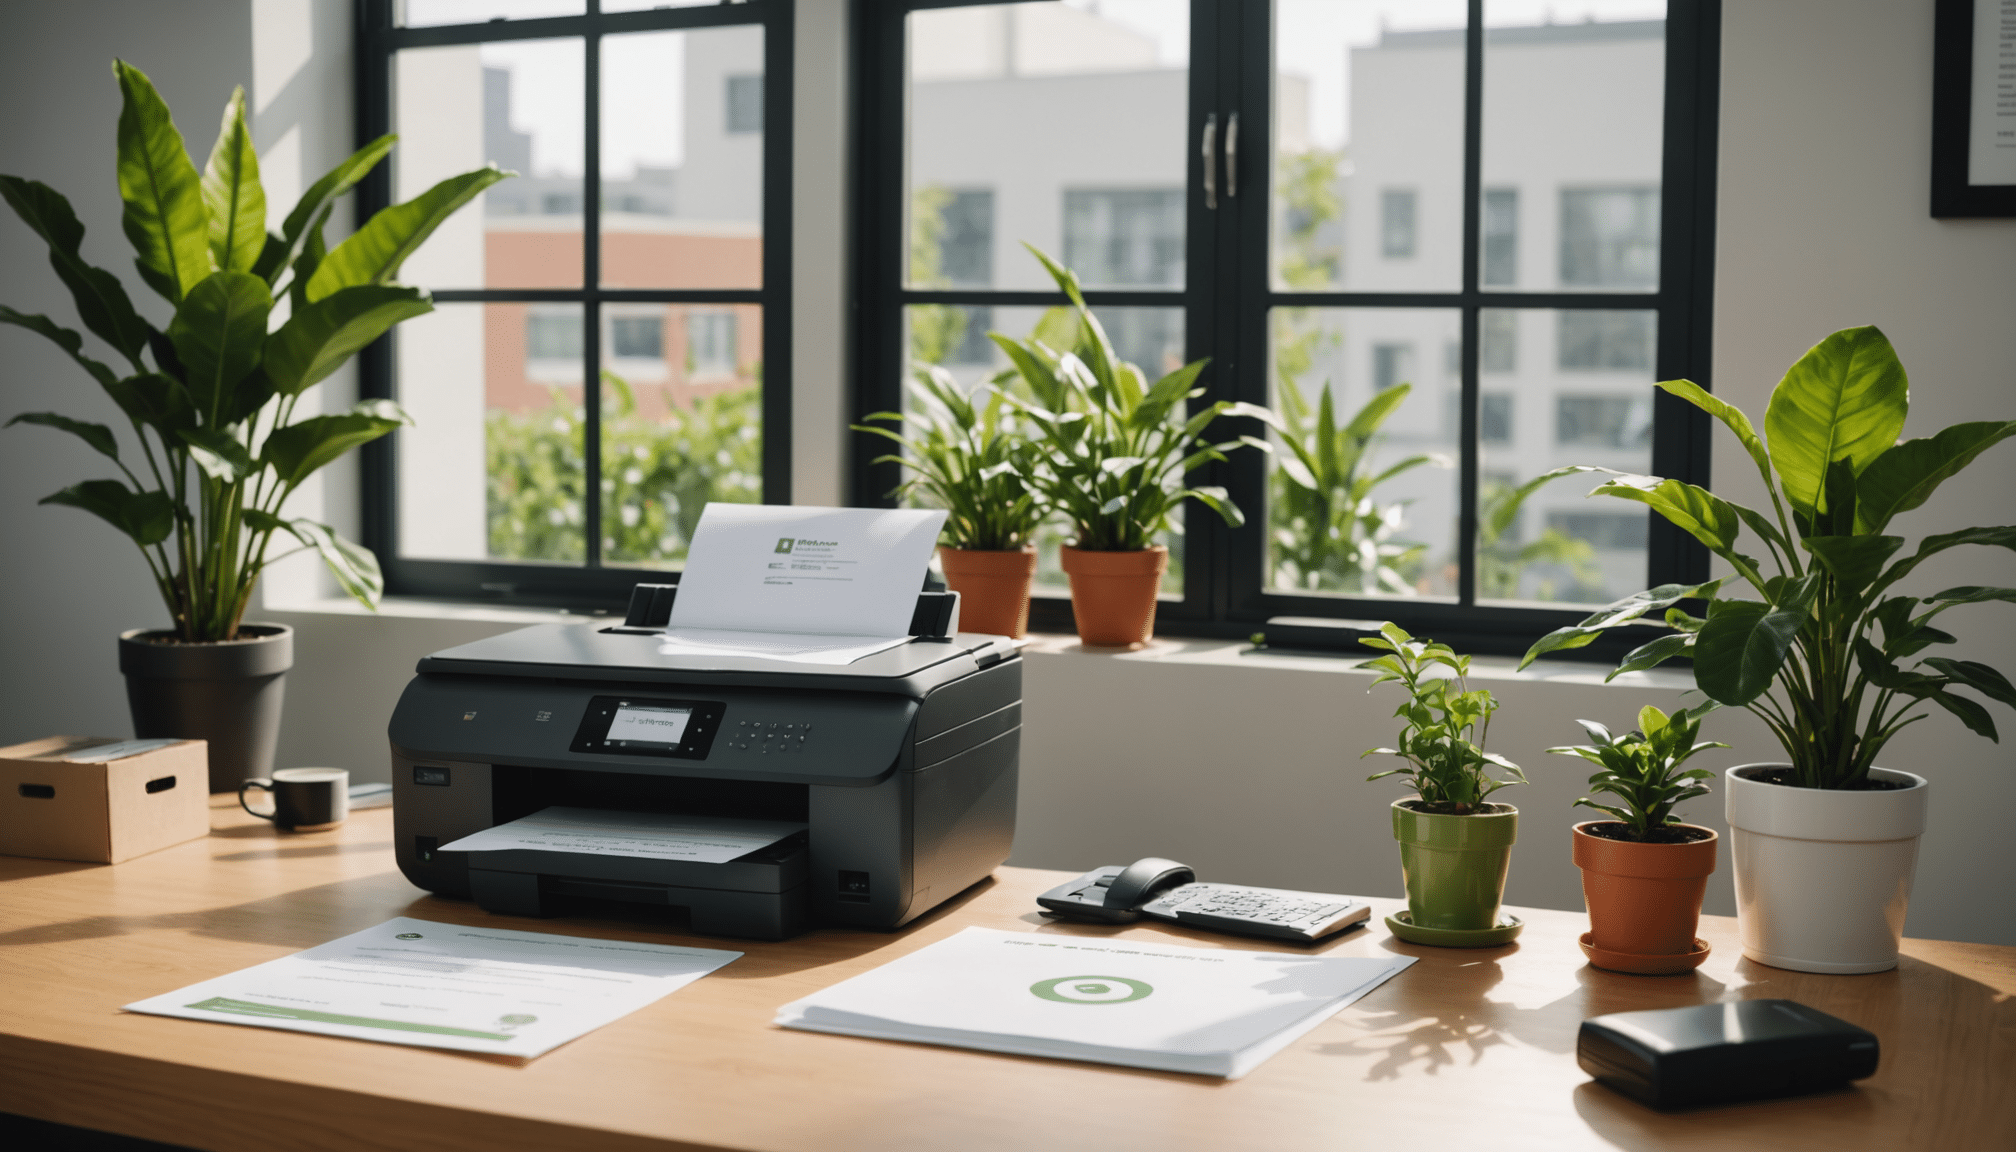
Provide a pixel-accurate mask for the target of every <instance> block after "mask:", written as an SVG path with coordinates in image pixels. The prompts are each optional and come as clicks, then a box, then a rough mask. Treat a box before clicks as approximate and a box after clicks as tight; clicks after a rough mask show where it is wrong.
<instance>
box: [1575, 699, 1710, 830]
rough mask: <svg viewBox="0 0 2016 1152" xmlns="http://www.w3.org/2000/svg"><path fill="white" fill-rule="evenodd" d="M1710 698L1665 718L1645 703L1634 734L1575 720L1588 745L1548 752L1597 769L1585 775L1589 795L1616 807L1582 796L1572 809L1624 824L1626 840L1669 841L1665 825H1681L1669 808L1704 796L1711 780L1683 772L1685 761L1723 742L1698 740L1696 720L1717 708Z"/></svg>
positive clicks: (1705, 773) (1702, 771)
mask: <svg viewBox="0 0 2016 1152" xmlns="http://www.w3.org/2000/svg"><path fill="white" fill-rule="evenodd" d="M1720 707H1721V705H1720V704H1717V703H1715V702H1714V701H1713V700H1710V701H1709V702H1707V703H1706V704H1703V705H1701V706H1700V707H1698V708H1695V709H1693V710H1691V711H1690V710H1688V709H1686V708H1682V709H1680V710H1679V711H1677V712H1675V713H1673V715H1671V716H1668V715H1666V714H1665V713H1664V712H1661V711H1660V710H1659V709H1657V708H1654V707H1653V706H1651V705H1650V704H1647V705H1646V706H1645V707H1643V708H1640V709H1639V710H1638V731H1636V732H1626V733H1625V734H1623V735H1622V736H1613V735H1612V734H1611V732H1610V729H1608V728H1606V727H1604V726H1603V725H1601V724H1599V723H1597V722H1596V721H1594V720H1577V721H1576V723H1577V724H1580V725H1582V730H1583V731H1585V732H1587V733H1589V739H1590V741H1591V743H1589V744H1583V745H1572V746H1563V747H1560V748H1549V749H1547V751H1549V752H1553V753H1556V754H1559V755H1563V756H1580V757H1582V758H1583V759H1584V760H1587V761H1589V762H1590V763H1592V764H1594V765H1596V767H1597V772H1596V774H1595V775H1593V776H1591V777H1589V787H1590V789H1591V790H1592V791H1596V792H1607V793H1609V794H1610V795H1612V796H1615V797H1616V798H1617V803H1615V804H1598V803H1597V802H1596V801H1595V800H1594V799H1592V798H1591V797H1588V796H1584V797H1582V798H1581V799H1579V800H1577V801H1575V803H1574V804H1573V805H1571V807H1580V808H1594V809H1596V810H1597V811H1598V812H1605V813H1608V814H1609V815H1610V817H1611V818H1612V819H1614V820H1616V821H1618V822H1619V823H1621V824H1623V825H1624V828H1625V837H1626V838H1627V839H1630V840H1636V841H1640V842H1649V841H1657V840H1662V839H1671V838H1674V837H1673V836H1672V834H1670V833H1667V834H1665V835H1663V836H1662V832H1663V830H1664V829H1665V827H1666V826H1667V825H1668V824H1678V823H1680V817H1678V816H1675V815H1674V814H1673V808H1674V806H1675V805H1678V804H1679V803H1681V802H1682V801H1684V800H1692V799H1694V798H1695V797H1697V796H1706V795H1707V794H1708V786H1707V785H1705V784H1703V783H1701V782H1702V781H1703V780H1709V779H1712V778H1713V777H1714V775H1715V774H1714V773H1713V772H1710V771H1709V770H1708V769H1706V768H1683V767H1682V765H1684V764H1686V763H1687V760H1688V758H1690V757H1692V756H1693V755H1694V754H1695V753H1696V752H1701V751H1705V750H1706V749H1709V748H1727V747H1729V745H1727V744H1718V743H1715V742H1714V741H1712V740H1710V741H1704V740H1701V739H1699V737H1700V734H1701V717H1703V716H1705V715H1707V714H1708V713H1710V712H1713V711H1714V710H1715V709H1717V708H1720Z"/></svg>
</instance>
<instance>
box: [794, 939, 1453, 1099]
mask: <svg viewBox="0 0 2016 1152" xmlns="http://www.w3.org/2000/svg"><path fill="white" fill-rule="evenodd" d="M1412 963H1414V959H1413V958H1412V957H1409V956H1382V957H1377V958H1367V957H1356V956H1311V955H1307V954H1305V953H1280V952H1245V951H1238V950H1234V949H1224V948H1210V949H1206V948H1179V947H1174V946H1170V945H1161V944H1146V943H1138V942H1136V941H1132V940H1113V939H1101V938H1097V937H1087V936H1064V935H1048V934H1037V933H1032V932H997V931H993V930H991V929H986V928H968V929H966V930H965V931H964V932H961V933H959V934H958V935H957V936H953V937H951V938H950V939H946V940H941V941H939V942H938V943H936V944H933V945H931V946H930V947H928V948H923V949H920V950H919V951H916V952H913V953H911V954H910V955H908V956H905V957H903V958H902V959H899V960H896V961H893V962H891V963H888V964H884V965H883V966H882V967H880V968H877V969H874V970H873V971H870V972H865V973H863V974H861V975H859V976H856V977H854V978H853V979H851V980H845V981H842V982H841V983H839V984H835V985H834V986H833V987H831V988H828V989H826V990H825V991H823V992H819V993H816V994H814V995H812V996H808V997H806V998H805V999H803V1000H799V1001H797V1002H795V1003H791V1004H786V1005H785V1006H784V1007H782V1008H780V1009H778V1012H777V1018H776V1020H775V1023H777V1024H780V1025H782V1026H784V1027H786V1028H801V1029H805V1030H807V1031H812V1032H837V1033H840V1034H842V1035H847V1036H867V1037H874V1038H877V1039H885V1040H911V1041H918V1042H921V1043H926V1044H944V1045H949V1046H951V1047H955V1048H979V1049H983V1050H986V1051H990V1052H1009V1053H1014V1054H1016V1055H1021V1056H1054V1057H1058V1058H1061V1059H1066V1060H1091V1061H1096V1062H1099V1063H1103V1064H1126V1065H1130V1066H1132V1067H1136V1068H1156V1069H1161V1070H1164V1071H1169V1072H1196V1073H1202V1074H1204V1075H1208V1076H1223V1077H1226V1078H1227V1079H1237V1078H1238V1077H1241V1076H1244V1075H1245V1074H1246V1073H1248V1072H1250V1071H1252V1070H1253V1069H1254V1068H1256V1067H1258V1066H1259V1065H1260V1063H1261V1062H1262V1061H1264V1060H1266V1059H1267V1058H1268V1057H1269V1056H1272V1055H1274V1054H1275V1053H1276V1052H1279V1051H1280V1050H1281V1049H1283V1048H1286V1047H1287V1046H1288V1045H1289V1044H1292V1043H1294V1041H1295V1040H1296V1039H1297V1038H1298V1037H1300V1036H1302V1035H1303V1034H1305V1033H1307V1032H1308V1031H1309V1030H1310V1029H1312V1028H1314V1027H1316V1026H1317V1025H1318V1024H1321V1023H1322V1022H1323V1021H1325V1020H1327V1019H1329V1018H1330V1017H1331V1016H1333V1015H1335V1014H1336V1013H1337V1012H1338V1011H1340V1010H1342V1009H1343V1008H1344V1007H1345V1006H1346V1005H1349V1004H1350V1003H1351V1002H1352V1001H1354V1000H1357V999H1358V998H1359V997H1361V996H1363V995H1365V994H1366V993H1368V992H1370V991H1372V990H1373V989H1374V988H1377V987H1378V986H1379V985H1381V984H1383V983H1385V982H1386V981H1387V980H1389V979H1391V978H1392V977H1394V976H1395V975H1397V974H1399V973H1400V972H1401V971H1402V970H1404V969H1405V968H1406V967H1407V966H1408V965H1410V964H1412Z"/></svg>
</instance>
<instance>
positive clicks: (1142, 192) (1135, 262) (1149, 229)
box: [1063, 188, 1183, 288]
mask: <svg viewBox="0 0 2016 1152" xmlns="http://www.w3.org/2000/svg"><path fill="white" fill-rule="evenodd" d="M1063 258H1064V262H1065V264H1066V265H1068V266H1069V267H1071V268H1072V269H1073V270H1075V271H1077V272H1078V274H1079V275H1080V276H1082V277H1084V278H1085V279H1086V280H1087V281H1089V282H1092V283H1097V284H1111V285H1115V286H1119V285H1125V286H1127V287H1142V288H1149V287H1153V288H1173V287H1178V286H1180V285H1181V284H1182V283H1183V190H1182V189H1180V188H1166V189H1165V188H1154V189H1124V190H1120V191H1096V190H1094V191H1088V190H1082V189H1068V190H1066V191H1065V193H1064V252H1063Z"/></svg>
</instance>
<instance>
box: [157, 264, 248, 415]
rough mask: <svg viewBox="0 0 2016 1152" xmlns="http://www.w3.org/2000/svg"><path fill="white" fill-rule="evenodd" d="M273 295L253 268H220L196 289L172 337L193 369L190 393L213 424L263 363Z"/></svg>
mask: <svg viewBox="0 0 2016 1152" xmlns="http://www.w3.org/2000/svg"><path fill="white" fill-rule="evenodd" d="M272 310H273V294H272V293H271V292H270V291H268V290H267V288H266V282H265V281H264V280H261V279H260V278H259V277H257V276H254V275H252V274H251V273H250V272H217V273H214V274H212V275H211V276H209V277H207V278H206V279H204V280H203V282H202V283H200V284H198V285H196V286H195V288H193V289H191V290H190V292H189V295H188V296H187V298H185V299H184V300H183V301H182V306H181V307H180V308H178V309H176V310H175V319H174V320H173V321H171V322H170V323H169V325H168V338H169V339H170V340H172V341H174V343H175V354H176V355H177V356H178V357H180V358H181V360H182V367H183V370H184V371H185V372H187V373H188V376H187V381H188V386H189V398H190V399H191V400H192V401H194V402H195V404H196V407H197V409H198V410H200V411H202V412H203V413H205V414H206V415H208V416H209V417H210V419H211V421H212V422H213V423H214V422H216V421H217V419H218V417H219V416H221V415H222V414H223V412H224V409H225V407H226V404H227V402H228V401H229V400H231V399H232V396H233V391H234V389H236V387H237V385H238V382H239V381H240V380H242V379H244V378H245V375H246V374H247V373H249V372H251V371H252V370H253V369H254V368H257V367H258V366H259V353H260V348H261V346H263V345H264V344H265V342H266V317H267V314H268V313H270V312H271V311H272Z"/></svg>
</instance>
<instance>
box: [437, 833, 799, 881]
mask: <svg viewBox="0 0 2016 1152" xmlns="http://www.w3.org/2000/svg"><path fill="white" fill-rule="evenodd" d="M466 855H467V856H468V858H469V867H470V869H471V870H472V871H477V870H481V871H485V872H519V873H531V874H534V875H539V876H564V877H568V878H571V879H577V880H610V881H615V882H617V883H624V884H661V885H671V886H674V887H679V888H713V889H722V890H728V891H736V892H783V891H786V890H787V889H791V888H796V887H798V886H799V885H800V884H803V883H804V882H805V876H806V860H807V856H808V853H807V852H806V849H805V844H804V840H803V834H802V833H801V834H800V837H799V839H798V840H797V841H796V842H792V841H786V842H785V843H783V844H779V845H775V846H773V847H772V848H768V849H764V850H763V851H761V852H756V853H752V854H751V855H749V856H745V857H743V858H741V859H739V860H730V861H729V862H728V863H726V864H700V863H696V862H694V861H691V860H640V859H636V858H632V857H625V856H601V855H592V854H589V853H585V852H544V851H540V850H538V849H535V848H512V849H505V850H503V851H498V852H469V853H466Z"/></svg>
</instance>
